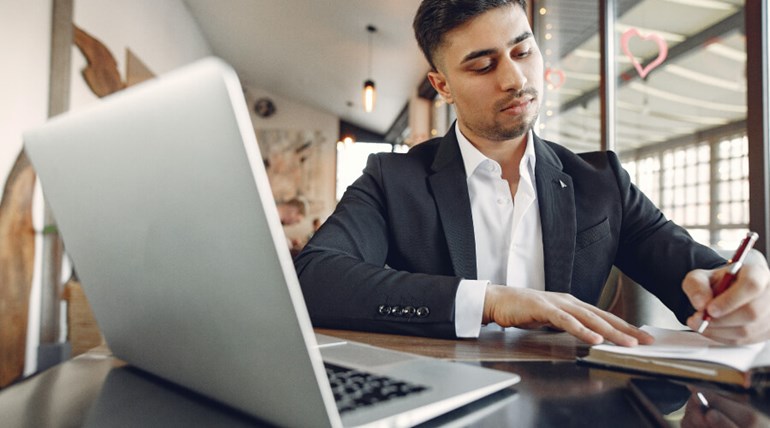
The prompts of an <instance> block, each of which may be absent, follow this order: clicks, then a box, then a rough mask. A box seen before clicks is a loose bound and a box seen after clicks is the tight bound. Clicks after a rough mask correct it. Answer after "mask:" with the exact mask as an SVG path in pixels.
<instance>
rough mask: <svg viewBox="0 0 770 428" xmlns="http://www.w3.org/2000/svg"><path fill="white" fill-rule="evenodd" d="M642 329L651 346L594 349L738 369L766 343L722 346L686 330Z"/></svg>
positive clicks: (749, 363) (747, 364)
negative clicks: (712, 363)
mask: <svg viewBox="0 0 770 428" xmlns="http://www.w3.org/2000/svg"><path fill="white" fill-rule="evenodd" d="M642 330H644V331H646V332H647V333H649V334H651V335H652V336H653V337H654V338H655V342H654V343H653V344H652V345H639V346H636V347H632V348H627V347H623V346H616V345H613V344H602V345H596V346H594V347H593V348H594V349H598V350H602V351H607V352H612V353H615V354H623V355H629V356H634V357H663V358H677V359H682V360H697V361H708V362H714V363H719V364H722V365H725V366H729V367H733V368H736V369H738V370H741V371H746V370H749V369H750V368H752V367H753V363H754V361H755V359H756V358H757V355H759V353H760V352H762V350H763V348H764V347H765V344H766V343H756V344H753V345H741V346H737V345H725V344H723V343H719V342H716V341H713V340H711V339H709V338H707V337H704V336H702V335H700V334H698V333H695V332H692V331H689V330H670V329H665V328H658V327H652V326H643V327H642Z"/></svg>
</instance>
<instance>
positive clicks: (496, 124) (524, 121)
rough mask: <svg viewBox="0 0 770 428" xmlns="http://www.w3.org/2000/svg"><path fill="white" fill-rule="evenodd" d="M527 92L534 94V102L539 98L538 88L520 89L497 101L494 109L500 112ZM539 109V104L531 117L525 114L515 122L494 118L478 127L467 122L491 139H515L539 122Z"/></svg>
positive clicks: (470, 127) (474, 129) (470, 126)
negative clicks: (486, 124) (487, 123)
mask: <svg viewBox="0 0 770 428" xmlns="http://www.w3.org/2000/svg"><path fill="white" fill-rule="evenodd" d="M526 94H528V95H532V97H533V98H532V102H535V101H536V100H538V99H539V97H538V91H537V90H536V89H534V88H526V89H523V90H521V91H519V92H518V93H513V94H511V96H510V97H508V98H506V99H505V100H503V101H500V102H498V103H496V104H495V105H494V109H495V110H494V111H495V112H500V111H501V110H502V109H503V108H504V107H505V106H506V105H509V104H510V103H511V101H512V100H514V99H518V98H521V97H523V96H524V95H526ZM539 110H540V109H539V105H538V106H537V110H535V113H534V114H533V115H532V116H531V117H529V118H527V117H526V116H524V115H522V116H519V117H518V118H517V119H519V120H518V121H517V122H516V123H514V124H511V123H510V122H509V120H506V121H505V122H503V121H498V120H494V121H493V122H492V123H491V124H490V125H489V126H484V125H481V126H479V127H478V128H477V127H476V126H473V125H469V124H468V123H466V126H467V127H468V128H469V130H471V131H472V132H473V133H475V134H476V135H479V136H481V137H483V138H485V139H488V140H491V141H507V140H513V139H516V138H519V137H521V136H523V135H524V134H526V133H527V132H529V130H530V129H532V127H534V126H535V122H537V118H538V116H539ZM476 128H477V129H476Z"/></svg>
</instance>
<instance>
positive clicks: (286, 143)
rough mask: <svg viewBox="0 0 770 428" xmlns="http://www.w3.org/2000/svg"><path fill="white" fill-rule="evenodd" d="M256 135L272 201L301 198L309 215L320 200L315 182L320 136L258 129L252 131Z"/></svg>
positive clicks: (321, 141) (317, 133) (293, 131)
mask: <svg viewBox="0 0 770 428" xmlns="http://www.w3.org/2000/svg"><path fill="white" fill-rule="evenodd" d="M256 134H257V141H258V142H259V143H258V144H259V149H260V152H261V153H262V158H263V160H264V162H265V169H266V170H267V177H268V179H269V180H270V187H271V188H272V189H273V196H274V197H275V200H276V201H277V202H280V201H288V200H289V199H292V198H295V197H300V198H304V199H305V200H306V201H307V202H308V204H309V205H310V207H309V208H310V212H312V211H313V210H312V208H313V205H314V204H316V205H317V204H318V201H320V200H321V198H322V196H323V195H321V194H320V192H319V189H318V188H317V183H318V180H317V179H316V177H318V176H319V175H320V173H319V170H320V167H321V166H322V164H321V162H323V160H322V159H321V156H320V146H321V145H322V144H323V143H325V142H326V139H325V138H324V136H323V134H322V133H321V132H320V131H299V130H286V129H261V130H256ZM332 161H333V160H332Z"/></svg>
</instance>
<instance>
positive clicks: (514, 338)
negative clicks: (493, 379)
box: [315, 328, 588, 361]
mask: <svg viewBox="0 0 770 428" xmlns="http://www.w3.org/2000/svg"><path fill="white" fill-rule="evenodd" d="M315 331H316V333H319V334H325V335H327V336H335V337H339V338H342V339H346V340H351V341H354V342H361V343H366V344H369V345H374V346H381V347H383V348H388V349H393V350H396V351H402V352H411V353H413V354H418V355H424V356H427V357H434V358H441V359H445V360H455V361H574V360H575V357H576V356H583V355H585V354H586V353H587V352H588V346H587V345H585V344H584V343H582V342H580V341H579V340H577V339H575V338H574V337H573V336H570V335H569V334H567V333H563V332H555V331H549V330H516V329H509V330H508V331H507V332H502V331H482V332H481V334H480V335H479V338H478V339H461V340H450V339H431V338H425V337H414V336H400V335H395V334H379V333H369V332H362V331H347V330H327V329H320V328H319V329H316V330H315Z"/></svg>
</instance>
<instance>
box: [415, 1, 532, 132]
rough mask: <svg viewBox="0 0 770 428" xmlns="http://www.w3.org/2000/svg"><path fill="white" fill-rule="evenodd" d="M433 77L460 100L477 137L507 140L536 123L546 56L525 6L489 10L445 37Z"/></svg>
mask: <svg viewBox="0 0 770 428" xmlns="http://www.w3.org/2000/svg"><path fill="white" fill-rule="evenodd" d="M435 63H436V67H437V68H438V70H437V71H433V72H430V73H429V74H428V78H429V79H430V81H431V83H432V84H433V87H434V88H436V90H437V91H438V92H439V94H440V95H441V96H442V97H443V98H444V100H445V101H447V102H448V103H452V104H455V107H456V109H457V121H458V124H459V125H460V129H461V131H463V134H465V135H466V137H468V138H469V139H470V140H471V141H474V138H479V137H480V138H484V139H487V140H491V141H505V140H511V139H515V138H518V137H521V136H523V135H524V134H525V133H526V132H527V131H529V129H530V128H531V127H532V125H533V124H534V122H535V120H536V119H537V115H538V111H539V109H540V96H541V94H542V92H543V58H542V56H541V54H540V50H539V48H538V46H537V44H536V43H535V39H534V37H533V35H532V29H531V28H530V26H529V22H528V20H527V16H526V13H525V12H524V9H522V8H521V7H519V6H517V5H511V6H502V7H498V8H496V9H492V10H489V11H487V12H485V13H483V14H481V15H479V16H477V17H475V18H473V19H471V20H470V21H468V22H466V23H465V24H463V25H462V26H460V27H457V28H455V29H453V30H452V31H450V32H448V33H446V34H445V35H444V40H443V43H442V44H441V46H439V48H438V49H437V51H436V54H435Z"/></svg>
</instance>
